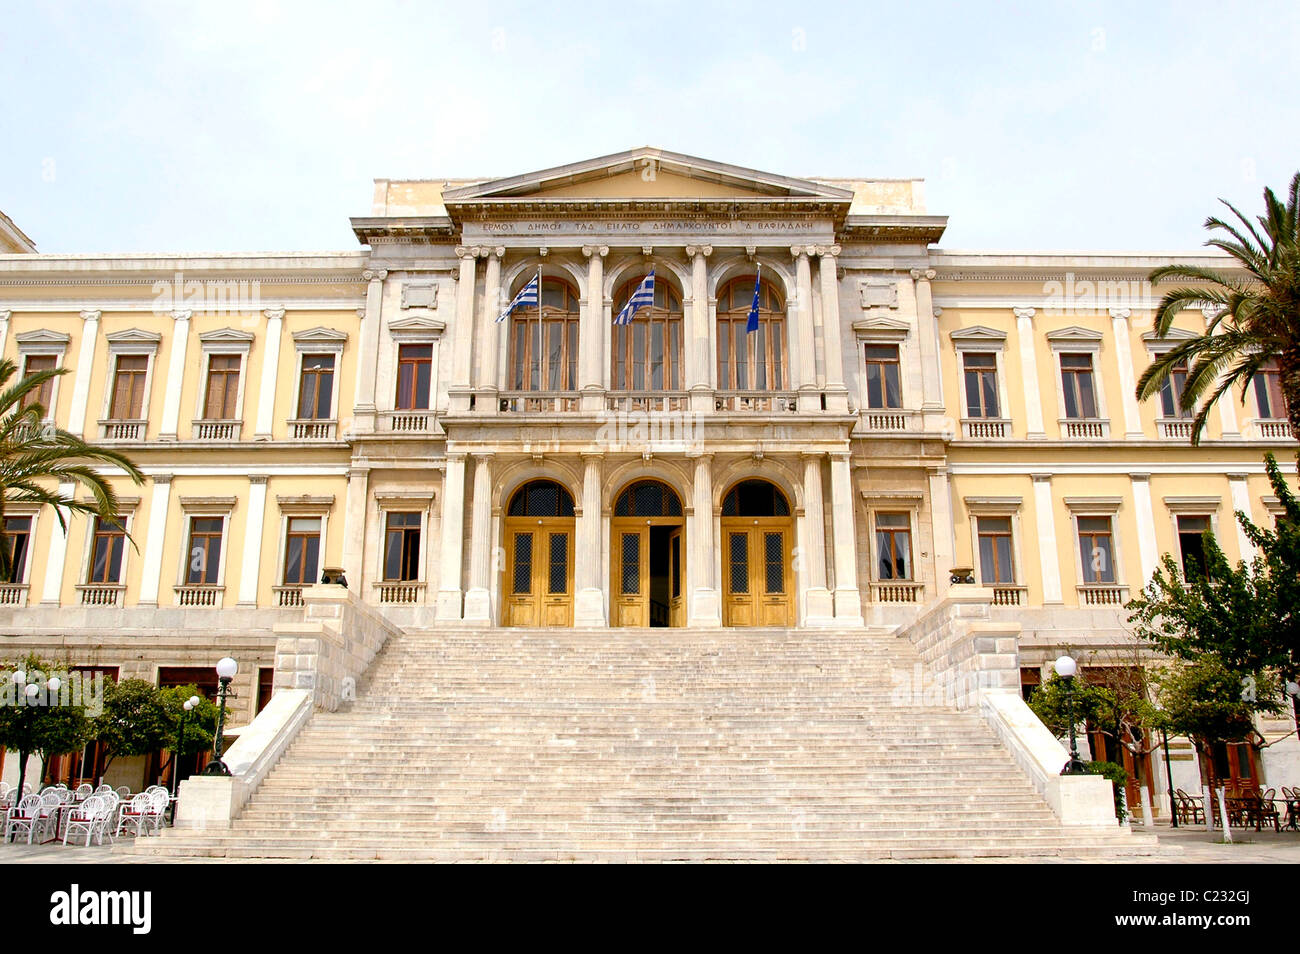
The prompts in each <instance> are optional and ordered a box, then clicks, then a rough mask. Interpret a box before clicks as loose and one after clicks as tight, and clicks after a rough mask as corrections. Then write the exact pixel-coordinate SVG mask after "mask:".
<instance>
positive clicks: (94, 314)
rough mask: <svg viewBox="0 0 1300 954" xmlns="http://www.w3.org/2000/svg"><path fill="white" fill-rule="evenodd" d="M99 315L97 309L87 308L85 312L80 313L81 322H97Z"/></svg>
mask: <svg viewBox="0 0 1300 954" xmlns="http://www.w3.org/2000/svg"><path fill="white" fill-rule="evenodd" d="M100 314H102V312H100V310H99V309H98V308H87V309H86V310H85V311H83V312H82V313H81V320H82V321H99V316H100Z"/></svg>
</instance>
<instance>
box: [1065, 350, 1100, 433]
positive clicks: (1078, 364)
mask: <svg viewBox="0 0 1300 954" xmlns="http://www.w3.org/2000/svg"><path fill="white" fill-rule="evenodd" d="M1061 389H1062V390H1063V391H1064V392H1065V416H1066V417H1069V418H1095V417H1096V416H1097V395H1096V392H1095V390H1094V389H1093V382H1092V355H1090V354H1063V355H1061Z"/></svg>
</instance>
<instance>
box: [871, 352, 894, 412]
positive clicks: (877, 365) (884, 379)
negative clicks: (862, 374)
mask: <svg viewBox="0 0 1300 954" xmlns="http://www.w3.org/2000/svg"><path fill="white" fill-rule="evenodd" d="M866 362H867V407H869V408H873V409H879V408H898V407H902V406H903V389H902V385H901V379H900V377H899V366H898V346H897V345H867V346H866Z"/></svg>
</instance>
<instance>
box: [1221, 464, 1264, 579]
mask: <svg viewBox="0 0 1300 954" xmlns="http://www.w3.org/2000/svg"><path fill="white" fill-rule="evenodd" d="M1227 478H1228V495H1229V496H1230V497H1231V499H1232V510H1233V513H1234V514H1235V513H1236V512H1237V511H1238V510H1240V511H1241V512H1242V513H1244V514H1245V515H1246V516H1248V517H1250V518H1251V519H1252V520H1254V519H1255V514H1254V511H1253V510H1252V509H1251V506H1250V491H1249V489H1248V487H1247V483H1246V475H1245V474H1228V475H1227ZM1232 523H1233V525H1234V526H1235V527H1236V528H1237V553H1238V555H1239V558H1240V559H1242V560H1245V561H1246V562H1247V563H1249V562H1250V561H1251V560H1253V559H1255V557H1256V556H1257V555H1258V554H1257V553H1256V550H1255V545H1254V544H1253V543H1251V542H1250V538H1249V537H1248V536H1246V531H1245V530H1243V529H1242V528H1241V522H1240V521H1238V520H1237V519H1236V517H1235V516H1234V517H1233V521H1232Z"/></svg>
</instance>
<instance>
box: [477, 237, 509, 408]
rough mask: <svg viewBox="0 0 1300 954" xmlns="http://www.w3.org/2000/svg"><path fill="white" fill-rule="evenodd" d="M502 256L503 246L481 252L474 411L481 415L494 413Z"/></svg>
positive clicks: (503, 306)
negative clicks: (482, 270)
mask: <svg viewBox="0 0 1300 954" xmlns="http://www.w3.org/2000/svg"><path fill="white" fill-rule="evenodd" d="M505 254H506V250H505V248H503V247H500V246H498V247H497V248H490V249H484V250H483V255H484V257H485V258H486V259H487V270H486V274H485V275H484V278H483V308H482V310H481V312H480V314H479V323H478V326H479V327H478V380H477V386H476V391H477V397H476V398H475V399H474V409H475V410H476V411H478V412H479V413H481V414H496V413H497V411H498V410H499V407H500V405H499V404H498V402H497V356H498V353H499V351H500V348H499V347H498V346H499V340H498V339H499V338H500V336H501V328H500V327H498V325H497V323H496V320H497V317H498V316H499V315H500V314H501V312H502V311H503V310H505V304H504V303H503V302H502V301H501V259H502V257H503V256H504V255H505Z"/></svg>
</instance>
